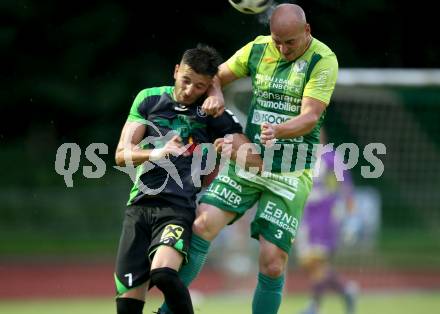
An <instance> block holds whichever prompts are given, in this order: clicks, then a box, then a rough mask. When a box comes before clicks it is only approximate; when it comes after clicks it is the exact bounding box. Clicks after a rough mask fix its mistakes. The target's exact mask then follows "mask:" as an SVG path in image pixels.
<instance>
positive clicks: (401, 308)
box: [0, 292, 440, 314]
mask: <svg viewBox="0 0 440 314" xmlns="http://www.w3.org/2000/svg"><path fill="white" fill-rule="evenodd" d="M250 300H251V296H250V295H242V296H233V297H231V296H210V297H209V298H204V299H202V300H201V301H200V304H198V305H197V306H196V307H195V308H196V313H206V314H224V313H227V314H246V313H251V310H250V302H251V301H250ZM159 302H160V300H159V299H157V298H154V299H151V300H150V302H149V303H147V306H146V308H145V309H144V313H152V311H153V310H156V309H157V307H158V304H159ZM306 302H307V299H306V297H305V296H304V295H299V296H286V297H285V298H284V300H283V303H282V305H281V309H280V311H279V314H298V313H299V312H300V310H301V309H302V308H303V306H304V305H305V304H306ZM439 309H440V292H411V293H409V292H402V293H380V294H379V293H375V294H367V295H362V296H361V297H360V298H359V302H358V311H357V314H414V313H427V314H430V313H439V312H438V311H439ZM0 313H14V314H59V313H63V314H78V313H81V314H109V313H115V311H114V302H113V300H112V299H68V300H67V299H66V300H35V301H25V302H24V301H20V300H17V301H5V300H3V301H2V300H0ZM338 313H341V314H342V313H343V308H342V304H341V302H340V301H339V300H338V299H337V298H336V297H334V296H329V297H327V298H326V299H325V300H324V304H323V308H322V312H321V314H338Z"/></svg>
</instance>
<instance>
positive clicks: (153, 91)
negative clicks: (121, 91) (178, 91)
mask: <svg viewBox="0 0 440 314" xmlns="http://www.w3.org/2000/svg"><path fill="white" fill-rule="evenodd" d="M173 89H174V87H173V86H160V87H149V88H145V89H142V90H141V91H140V92H139V93H138V94H137V96H136V98H139V99H140V100H144V99H145V98H148V97H151V96H161V95H162V94H164V93H166V94H169V95H171V94H172V93H173Z"/></svg>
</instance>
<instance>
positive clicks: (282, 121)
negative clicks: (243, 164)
mask: <svg viewBox="0 0 440 314" xmlns="http://www.w3.org/2000/svg"><path fill="white" fill-rule="evenodd" d="M270 33H271V35H270V36H258V37H257V38H256V39H255V40H254V41H252V42H250V43H248V44H246V45H245V46H244V47H242V48H241V49H240V50H238V51H237V52H236V53H235V54H234V55H233V56H232V57H231V58H230V59H229V60H227V61H226V62H225V63H223V64H222V65H221V66H220V70H219V73H218V75H217V77H216V83H215V84H214V86H213V87H212V88H211V90H210V95H211V97H210V98H208V99H207V100H206V101H208V102H213V103H214V102H218V103H222V102H224V100H223V94H222V92H221V87H222V86H224V85H226V84H228V83H230V82H232V81H234V80H237V79H239V78H243V77H246V76H250V77H251V79H252V92H253V96H252V101H251V106H250V109H249V113H248V120H247V125H246V135H247V137H248V138H249V139H250V140H251V141H252V142H253V143H255V149H256V150H258V151H259V152H260V153H261V155H262V156H263V158H264V166H265V170H266V171H264V172H262V173H260V174H258V175H251V174H250V173H249V172H243V171H241V172H240V171H237V170H236V167H235V164H234V163H231V164H230V166H229V167H227V168H224V169H222V170H221V172H220V174H219V176H217V178H216V179H214V181H213V182H212V183H211V185H210V186H209V188H208V189H207V191H206V193H205V194H204V195H203V196H202V198H201V200H200V204H199V207H198V210H197V218H196V220H195V222H194V224H193V231H194V234H193V237H192V240H191V247H190V253H189V255H190V262H189V263H188V264H187V265H186V266H185V267H183V268H182V270H181V271H180V276H181V278H182V281H183V282H184V283H186V284H189V283H190V282H191V281H192V280H193V279H194V278H195V277H196V276H197V274H198V272H199V271H200V269H201V268H202V266H203V263H204V261H205V260H206V256H207V254H208V248H209V245H210V242H211V241H212V240H213V239H214V238H215V237H216V236H217V235H218V234H219V232H220V231H221V230H222V229H223V227H225V226H226V225H227V224H230V223H233V222H234V221H235V220H237V219H239V218H240V217H241V216H242V215H243V214H244V213H245V211H246V210H248V209H249V208H251V207H252V206H253V205H254V204H255V203H258V206H257V211H256V215H255V218H254V219H253V221H252V224H251V236H252V237H253V238H255V239H257V240H258V241H259V243H260V255H259V274H258V283H257V286H256V289H255V292H254V296H253V302H252V313H253V314H273V313H277V312H278V309H279V306H280V304H281V299H282V290H283V285H284V273H285V269H286V265H287V259H288V254H289V251H290V249H291V245H292V243H293V241H294V239H295V236H296V231H297V228H298V225H299V222H300V219H301V216H302V212H303V208H304V205H305V203H306V200H307V197H308V195H309V193H310V190H311V188H312V173H311V169H312V167H313V164H314V160H315V159H316V157H315V154H316V150H317V145H318V144H319V133H320V127H321V124H322V122H323V119H324V115H325V111H326V108H327V105H328V104H329V102H330V98H331V95H332V93H333V90H334V87H335V84H336V78H337V73H338V62H337V59H336V56H335V54H334V53H333V51H332V50H331V49H330V48H329V47H327V46H326V45H325V44H324V43H322V42H321V41H319V40H318V39H316V38H314V37H313V36H312V35H311V30H310V25H309V24H308V23H307V21H306V17H305V13H304V11H303V10H302V8H301V7H299V6H298V5H295V4H281V5H279V6H277V7H276V8H275V10H274V11H273V13H272V16H271V19H270ZM231 195H233V196H234V197H231ZM163 312H164V313H168V310H167V309H166V306H163V307H162V308H161V310H160V312H159V313H163Z"/></svg>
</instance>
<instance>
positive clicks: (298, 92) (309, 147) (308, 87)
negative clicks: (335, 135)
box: [226, 36, 338, 172]
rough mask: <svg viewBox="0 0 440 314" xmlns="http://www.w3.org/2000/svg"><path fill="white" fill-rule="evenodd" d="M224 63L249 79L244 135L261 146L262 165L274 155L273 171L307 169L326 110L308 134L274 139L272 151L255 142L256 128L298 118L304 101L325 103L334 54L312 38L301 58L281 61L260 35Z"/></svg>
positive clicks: (331, 81) (335, 66) (267, 38)
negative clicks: (250, 79) (250, 90)
mask: <svg viewBox="0 0 440 314" xmlns="http://www.w3.org/2000/svg"><path fill="white" fill-rule="evenodd" d="M226 64H227V65H228V67H229V69H230V70H231V71H232V72H233V73H234V74H235V75H236V76H237V77H244V76H250V77H251V78H252V91H253V95H252V100H251V106H250V109H249V114H248V119H247V123H246V135H247V136H248V137H249V139H250V140H251V141H253V142H254V143H257V144H259V145H260V148H261V151H262V154H263V156H264V158H265V162H266V161H268V160H271V159H272V154H273V163H272V165H271V166H272V171H273V172H291V171H295V170H302V169H311V168H312V166H313V163H314V161H315V159H316V156H315V155H316V149H317V146H316V144H319V133H320V128H321V124H322V122H323V120H324V116H325V111H324V113H323V114H322V115H321V117H320V119H319V121H318V123H317V125H316V126H315V128H314V129H313V130H312V131H311V132H310V133H309V134H307V135H304V136H300V137H297V138H292V139H277V141H276V145H274V146H273V147H271V148H265V147H264V146H262V145H261V144H260V128H261V124H262V123H263V122H268V123H271V124H280V123H283V122H285V121H287V120H289V119H291V118H293V117H295V116H297V115H299V114H300V112H301V101H302V98H303V97H311V98H315V99H318V100H320V101H322V102H324V103H325V104H326V105H328V104H329V103H330V98H331V95H332V93H333V90H334V88H335V85H336V79H337V75H338V61H337V59H336V55H335V54H334V53H333V51H331V50H330V48H329V47H327V46H326V45H325V44H323V43H322V42H320V41H319V40H317V39H316V38H312V42H311V44H310V46H309V48H308V49H307V50H306V51H305V52H304V54H303V55H302V56H300V57H298V58H297V59H296V60H294V61H286V60H283V59H282V57H281V54H280V52H279V51H278V50H277V49H276V47H275V44H274V43H273V41H272V38H271V37H270V36H259V37H257V38H256V39H255V40H254V41H252V42H250V43H248V44H247V45H246V46H244V47H243V48H241V49H240V50H238V51H237V52H236V53H235V54H234V55H233V56H232V57H231V58H230V59H229V60H228V61H227V62H226Z"/></svg>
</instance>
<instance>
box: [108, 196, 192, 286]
mask: <svg viewBox="0 0 440 314" xmlns="http://www.w3.org/2000/svg"><path fill="white" fill-rule="evenodd" d="M194 219H195V212H194V211H190V210H185V209H175V208H172V207H169V206H160V207H159V206H153V207H147V206H138V205H132V206H128V207H127V209H126V210H125V217H124V223H123V227H122V234H121V239H120V241H119V248H118V254H117V258H116V273H115V281H116V290H117V294H122V293H124V292H126V291H127V290H129V289H131V288H134V287H137V286H139V285H141V284H143V283H145V282H146V281H147V280H148V279H149V278H150V267H151V260H152V257H153V255H154V252H155V251H156V250H157V248H158V247H159V246H161V245H168V246H171V247H173V248H175V249H176V250H177V251H179V252H181V253H182V254H183V255H184V263H185V262H186V261H187V258H186V256H187V253H188V248H189V241H190V238H191V234H192V223H193V222H194Z"/></svg>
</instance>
